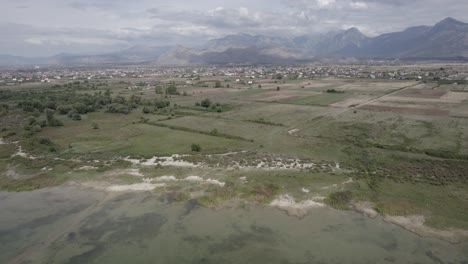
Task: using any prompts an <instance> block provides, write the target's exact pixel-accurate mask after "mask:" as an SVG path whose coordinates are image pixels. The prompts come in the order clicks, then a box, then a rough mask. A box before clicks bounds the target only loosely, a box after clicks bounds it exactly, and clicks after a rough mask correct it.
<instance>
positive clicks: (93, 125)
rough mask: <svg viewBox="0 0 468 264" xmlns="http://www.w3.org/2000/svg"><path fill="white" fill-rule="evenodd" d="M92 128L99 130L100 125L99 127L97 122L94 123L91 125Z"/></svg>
mask: <svg viewBox="0 0 468 264" xmlns="http://www.w3.org/2000/svg"><path fill="white" fill-rule="evenodd" d="M91 127H92V128H93V129H99V125H98V123H96V122H93V123H92V124H91Z"/></svg>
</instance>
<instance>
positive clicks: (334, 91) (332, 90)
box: [326, 89, 344, 93]
mask: <svg viewBox="0 0 468 264" xmlns="http://www.w3.org/2000/svg"><path fill="white" fill-rule="evenodd" d="M326 92H327V93H344V91H338V90H335V89H328V90H327V91H326Z"/></svg>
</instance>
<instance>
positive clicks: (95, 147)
mask: <svg viewBox="0 0 468 264" xmlns="http://www.w3.org/2000/svg"><path fill="white" fill-rule="evenodd" d="M216 80H217V79H216V77H210V78H207V79H206V80H203V78H202V79H201V80H200V82H201V83H200V82H199V83H198V84H194V85H187V84H186V83H185V82H183V81H182V80H178V79H174V78H171V77H170V76H163V77H161V78H159V79H158V81H159V82H161V83H164V84H165V85H169V84H170V83H174V82H175V84H176V86H177V88H178V90H179V92H180V93H181V94H179V95H166V96H164V95H159V94H156V93H155V91H154V87H149V88H148V87H145V88H138V89H134V90H129V89H127V87H128V86H129V85H130V84H131V80H127V79H123V80H119V81H111V80H107V81H99V83H101V82H105V83H106V85H105V86H100V87H98V88H97V89H89V88H85V87H83V86H81V87H74V88H73V89H76V90H77V91H76V92H77V93H96V92H101V93H104V92H105V91H106V90H110V91H111V92H112V97H116V96H123V97H125V98H131V97H132V95H138V96H141V97H142V98H143V99H144V100H147V101H153V100H161V99H165V100H168V101H170V104H171V105H170V106H169V107H168V108H165V109H156V110H154V111H151V112H150V113H146V114H145V113H143V108H144V105H138V106H136V107H135V108H134V109H133V110H132V111H131V112H130V113H128V114H121V113H108V112H106V111H105V109H100V110H98V111H95V112H90V113H87V114H82V115H81V120H80V121H73V120H71V119H70V118H68V117H67V116H62V115H60V116H59V115H57V118H58V119H60V120H62V121H63V123H64V125H63V126H60V127H51V126H46V127H44V128H42V129H41V130H40V131H38V132H37V133H36V134H34V135H32V136H31V135H26V134H27V133H26V132H24V131H23V126H24V125H25V123H27V120H28V117H29V116H30V115H31V113H25V112H23V111H21V110H20V109H16V108H15V107H16V105H17V104H18V102H20V101H21V96H17V97H14V96H13V97H2V98H1V103H5V104H8V105H9V106H10V109H11V110H10V113H9V114H6V115H4V116H2V117H0V118H1V119H2V126H1V127H0V129H3V130H2V137H3V140H4V144H0V170H1V171H2V174H1V177H0V187H1V188H3V189H6V190H16V191H23V190H30V189H35V188H42V187H45V186H50V185H57V184H62V183H64V182H69V181H77V182H87V181H109V182H114V183H115V182H118V183H133V182H138V181H139V180H141V179H139V178H138V177H135V176H132V173H129V172H128V171H127V170H128V169H132V168H133V169H135V168H137V166H136V165H132V164H130V163H128V162H122V161H121V160H120V159H121V158H123V157H127V156H130V157H133V158H140V159H149V158H151V157H153V156H160V157H162V156H170V155H174V154H186V155H190V156H189V157H187V158H186V159H194V160H197V161H200V162H205V163H207V164H209V165H210V164H211V163H209V161H208V156H209V155H213V154H223V153H229V152H240V151H245V153H246V154H245V156H246V157H247V158H248V157H250V156H249V155H251V157H252V158H251V159H250V161H246V162H247V163H249V162H250V163H253V164H259V163H260V162H263V160H264V159H265V158H266V157H272V156H273V157H280V158H282V159H301V160H307V161H311V162H314V163H317V164H320V165H319V166H316V167H313V168H307V169H294V170H289V169H284V168H281V167H274V166H273V167H272V168H269V169H261V167H258V168H257V167H256V166H253V167H255V168H247V169H245V168H244V169H243V168H242V166H240V167H238V168H227V167H228V166H227V165H226V166H224V165H223V162H227V161H223V162H221V165H219V164H218V165H219V166H209V165H207V166H205V167H196V168H186V167H177V166H156V165H154V166H146V167H138V169H139V171H140V173H142V174H143V175H144V177H146V178H150V179H154V178H157V177H160V176H167V175H174V176H175V177H177V178H178V179H180V180H182V179H184V178H186V177H189V176H193V175H199V176H200V177H202V178H204V179H217V180H219V181H223V182H225V183H226V185H225V186H224V187H219V186H210V187H207V186H206V185H193V184H189V183H186V182H184V183H181V182H182V181H180V182H177V184H176V183H171V184H168V185H167V186H166V187H164V191H167V192H176V193H177V195H178V196H177V197H179V199H180V200H184V199H189V198H193V197H197V195H198V197H199V198H200V203H201V204H204V205H212V204H216V203H220V202H223V201H226V200H230V199H247V200H252V201H256V202H263V203H266V202H269V201H271V200H272V199H274V198H275V197H276V196H277V195H280V194H290V195H292V196H294V197H295V198H296V199H297V200H304V199H312V198H313V197H315V196H323V197H325V198H326V197H328V198H329V199H328V200H326V201H333V203H331V204H332V205H333V204H339V205H340V206H337V207H340V208H342V207H343V206H342V205H343V204H345V205H347V204H348V203H350V202H351V200H357V201H359V200H366V201H372V202H373V203H374V204H375V209H376V210H378V211H379V212H380V213H382V214H388V215H404V216H408V215H414V214H417V215H425V216H426V217H427V219H428V220H427V224H429V225H431V226H434V227H438V228H446V227H454V228H463V229H468V214H467V213H466V212H467V211H468V207H467V205H468V196H467V193H468V145H467V144H468V106H467V105H468V101H467V100H466V99H467V98H465V97H463V98H465V99H462V100H456V98H455V97H454V96H452V97H453V98H452V97H450V98H447V94H450V93H453V89H454V88H453V87H452V86H447V85H445V86H444V85H442V86H441V85H437V84H436V83H429V84H422V83H421V84H420V83H417V82H415V81H414V82H413V81H404V82H402V81H390V80H388V81H382V80H380V81H379V80H377V81H376V80H373V81H369V80H343V79H334V78H324V79H317V80H291V81H290V80H285V81H282V82H281V83H277V81H276V80H262V81H261V88H259V87H258V86H257V84H254V85H243V84H239V83H235V82H234V81H233V80H229V81H228V82H226V80H225V79H224V78H221V77H220V81H222V84H223V86H226V84H230V87H231V88H214V83H215V81H216ZM122 82H124V84H122ZM91 83H92V82H91ZM97 83H98V82H97ZM277 87H280V90H279V91H278V90H277ZM30 89H35V90H38V89H41V87H22V88H21V89H18V91H13V93H14V92H17V93H20V92H24V91H26V92H27V91H28V90H30ZM43 89H44V91H47V89H46V88H45V87H43ZM56 89H58V91H60V89H59V88H56ZM328 89H336V90H338V91H342V92H343V93H327V92H326V90H328ZM415 89H417V91H415ZM183 92H185V95H183V94H182V93H183ZM276 93H277V94H278V96H276ZM457 93H464V92H457ZM390 94H391V96H386V95H390ZM288 96H292V97H294V98H289V97H288ZM444 96H445V97H444ZM454 98H455V99H454ZM204 99H210V100H211V102H212V103H213V104H216V103H218V104H219V106H217V107H215V108H211V106H210V107H207V108H204V107H202V106H198V105H196V104H197V103H200V102H201V101H202V100H204ZM427 99H431V100H427ZM352 100H354V101H353V102H354V103H351V102H352ZM383 103H392V104H395V105H402V104H404V105H405V107H406V108H402V109H397V110H398V111H392V108H387V109H384V110H382V109H378V108H373V109H369V108H367V107H366V106H369V105H374V106H375V105H379V104H383ZM421 104H422V105H423V106H424V109H444V110H446V111H447V113H446V114H443V115H440V114H437V115H432V114H430V113H429V114H415V113H414V112H411V111H405V109H407V108H408V107H410V108H411V107H412V108H420V107H421ZM13 116H14V118H13V119H14V120H16V123H15V122H11V120H13V119H12V117H13ZM44 118H45V116H44V114H41V115H40V116H39V117H38V119H44ZM9 120H10V121H9ZM94 124H97V126H98V128H96V127H95V125H94ZM12 132H14V133H12ZM32 138H47V139H49V140H50V141H51V142H52V143H51V144H53V149H52V148H50V146H49V148H47V149H46V148H39V147H38V145H37V144H36V145H34V144H33V143H31V142H32ZM15 141H18V143H14V142H15ZM192 144H198V145H199V146H200V147H201V150H200V151H193V148H192ZM19 146H22V147H23V149H24V150H27V151H28V152H30V153H34V155H35V156H36V158H35V159H32V160H30V159H28V158H25V157H19V156H18V155H17V156H15V153H17V152H18V149H19ZM242 155H244V154H242ZM242 155H237V156H233V157H232V161H235V162H240V163H242V162H244V161H243V160H244V159H247V158H246V157H242ZM182 159H183V158H182ZM119 160H120V161H119ZM93 162H94V163H93ZM218 163H219V162H218ZM213 164H216V163H212V164H211V165H213ZM226 164H227V163H226ZM324 164H330V167H329V168H327V169H321V167H320V166H321V165H324ZM337 164H338V165H337ZM84 166H88V167H89V168H88V169H86V170H84V169H80V168H83V167H84ZM243 177H246V179H247V182H243V181H242V180H241V178H243ZM350 178H352V179H353V181H352V182H351V183H346V184H344V183H345V182H347V181H349V179H350ZM303 188H304V189H306V191H304V190H302V189H303ZM343 192H346V193H345V194H346V195H343ZM336 193H339V195H335V196H334V194H336ZM330 197H331V198H330ZM339 199H344V201H343V203H341V202H340V201H338V202H337V200H339ZM335 202H337V203H335ZM344 208H347V206H344Z"/></svg>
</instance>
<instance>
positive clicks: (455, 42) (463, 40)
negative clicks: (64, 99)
mask: <svg viewBox="0 0 468 264" xmlns="http://www.w3.org/2000/svg"><path fill="white" fill-rule="evenodd" d="M337 56H338V57H357V58H369V57H387V58H427V57H430V58H434V59H437V58H451V57H465V58H468V24H467V23H463V22H460V21H457V20H455V19H453V18H446V19H444V20H442V21H440V22H439V23H437V24H435V25H434V26H416V27H410V28H407V29H406V30H404V31H401V32H393V33H387V34H383V35H380V36H377V37H373V38H370V37H367V36H366V35H364V34H363V33H361V32H360V31H359V29H357V28H350V29H348V30H341V31H332V32H327V33H323V34H316V35H304V36H298V37H294V38H286V37H280V36H265V35H255V36H253V35H249V34H237V35H229V36H226V37H223V38H218V39H212V40H209V41H207V42H206V44H205V45H202V46H201V48H188V47H183V46H176V47H168V46H166V47H157V46H134V47H131V48H129V49H126V50H122V51H118V52H112V53H108V54H101V55H70V54H61V55H56V56H53V57H48V58H24V57H18V56H8V55H0V65H12V64H17V65H18V64H64V65H66V64H102V63H136V62H150V63H154V64H160V65H187V64H229V63H236V64H237V63H284V62H299V61H312V60H314V58H317V57H337Z"/></svg>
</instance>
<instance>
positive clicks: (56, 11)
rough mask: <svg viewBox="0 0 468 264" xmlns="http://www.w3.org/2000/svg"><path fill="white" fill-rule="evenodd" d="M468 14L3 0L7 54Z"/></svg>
mask: <svg viewBox="0 0 468 264" xmlns="http://www.w3.org/2000/svg"><path fill="white" fill-rule="evenodd" d="M0 1H1V0H0ZM18 7H21V8H18ZM466 10H468V1H465V0H445V1H440V0H413V1H406V0H256V1H252V0H236V1H234V0H232V1H222V0H199V1H187V0H172V1H170V2H169V1H165V0H133V1H128V0H66V1H65V0H16V1H3V2H2V10H1V11H3V12H2V13H1V15H0V35H1V36H2V38H0V53H10V54H17V55H22V54H34V53H41V54H52V53H60V52H90V51H96V52H98V51H102V50H111V49H119V48H122V47H129V46H132V45H136V44H150V45H173V44H177V43H179V44H184V45H191V44H199V43H202V42H204V41H206V40H207V39H209V38H213V37H221V36H224V35H228V34H236V33H249V34H266V35H278V36H297V35H301V34H311V33H314V32H321V31H328V30H336V29H343V28H346V27H347V26H349V25H353V26H356V27H358V28H359V29H361V30H362V31H363V32H364V33H366V34H368V35H376V34H381V33H386V32H391V31H396V30H402V29H404V28H406V27H408V26H416V25H431V24H434V23H436V22H437V21H439V20H442V19H443V18H445V17H448V16H451V17H454V18H456V19H460V20H462V21H468V15H467V13H466ZM1 11H0V12H1ZM20 24H21V25H20ZM12 25H14V26H12Z"/></svg>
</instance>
